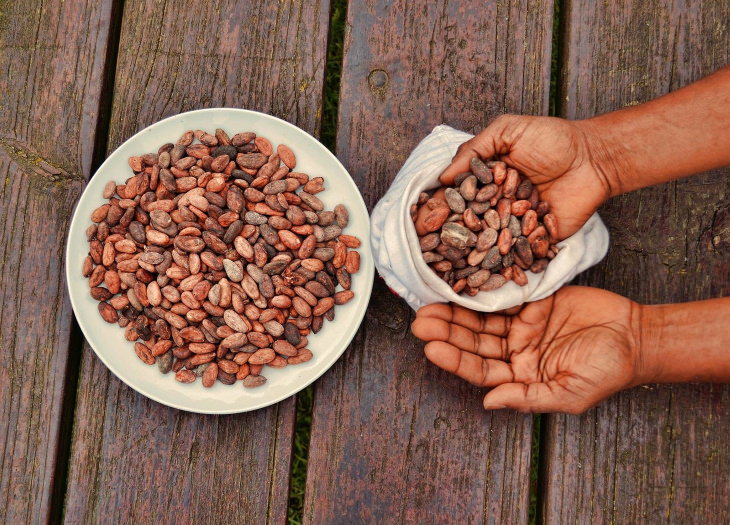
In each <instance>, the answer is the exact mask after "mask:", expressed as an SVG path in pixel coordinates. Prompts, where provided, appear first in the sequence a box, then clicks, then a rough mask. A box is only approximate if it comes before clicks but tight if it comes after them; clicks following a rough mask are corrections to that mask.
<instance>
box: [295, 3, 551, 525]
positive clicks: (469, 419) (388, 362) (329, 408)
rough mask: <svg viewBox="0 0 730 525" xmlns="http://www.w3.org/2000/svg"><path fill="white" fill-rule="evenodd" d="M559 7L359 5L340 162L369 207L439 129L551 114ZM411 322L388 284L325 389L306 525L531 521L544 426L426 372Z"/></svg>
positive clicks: (317, 409)
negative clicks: (535, 428) (537, 439)
mask: <svg viewBox="0 0 730 525" xmlns="http://www.w3.org/2000/svg"><path fill="white" fill-rule="evenodd" d="M552 7H553V4H552V2H547V1H529V2H524V1H521V2H500V3H497V4H494V3H488V4H485V3H483V2H474V1H465V2H447V1H438V2H426V1H416V2H396V3H391V2H385V1H382V0H370V1H367V2H351V3H350V6H349V10H348V14H347V22H348V23H347V30H346V34H345V49H344V63H343V72H342V87H341V97H340V106H339V107H340V115H339V128H338V133H337V153H338V157H339V158H340V159H341V160H342V161H343V162H344V164H345V166H346V167H347V168H348V169H349V171H350V173H351V174H352V175H353V177H354V178H355V181H356V182H357V184H358V186H359V188H360V190H361V192H362V193H363V195H364V196H365V200H366V202H367V204H368V206H370V207H372V206H373V205H374V204H375V203H376V201H377V200H378V199H379V198H380V196H382V194H383V193H384V192H385V190H386V189H387V187H388V185H389V184H390V181H391V180H392V179H393V177H394V176H395V174H396V172H397V171H398V168H399V167H400V165H401V164H402V163H403V162H404V161H405V159H406V157H407V156H408V154H409V152H410V151H411V150H412V149H413V147H414V146H415V145H416V144H417V142H418V141H419V140H421V139H422V138H423V137H424V136H425V135H426V134H428V132H429V131H430V130H431V129H432V128H433V127H434V126H435V125H438V124H440V123H442V122H445V123H447V124H450V125H452V126H455V127H459V128H461V129H465V130H467V131H472V132H475V131H478V130H480V129H481V128H483V127H484V126H485V125H486V124H487V123H488V122H489V120H490V119H492V118H494V117H495V116H497V115H498V114H500V113H503V112H508V111H512V112H522V113H534V114H544V113H546V112H547V109H548V104H547V102H548V88H549V64H550V59H549V57H550V41H551V27H552ZM507 28H508V30H507ZM411 320H412V312H411V311H410V310H409V308H408V306H407V305H406V304H405V303H404V302H403V301H401V300H400V299H398V298H396V297H395V296H394V295H393V294H391V293H390V292H389V291H388V290H387V288H386V287H385V286H384V285H383V284H382V283H381V282H380V281H378V282H376V285H375V290H374V292H373V298H372V300H371V303H370V306H369V308H368V313H367V315H366V318H365V321H364V323H363V326H362V328H361V329H360V331H359V333H358V335H357V337H356V339H355V341H354V342H353V344H352V345H351V347H350V348H349V349H348V350H347V352H346V353H345V355H344V356H343V357H342V358H341V359H340V361H339V362H338V363H337V364H336V365H335V366H334V367H333V369H332V370H331V371H330V372H329V373H328V374H326V375H325V376H324V377H323V378H322V379H321V380H320V381H319V382H318V383H317V384H316V387H315V402H314V416H313V421H312V438H311V439H312V441H311V443H312V445H311V447H310V459H309V471H308V477H307V493H306V499H305V510H304V521H305V522H306V523H315V524H319V523H404V522H405V523H481V522H492V523H519V522H525V521H527V511H528V484H529V466H530V439H531V430H532V419H531V418H530V417H529V416H524V415H517V414H505V413H487V412H485V411H484V410H483V409H482V408H481V398H482V395H483V392H482V391H480V390H479V389H476V388H473V387H470V386H469V385H467V384H465V383H464V382H463V381H461V380H460V379H458V378H455V377H452V376H450V375H448V374H446V373H444V372H441V371H439V370H438V369H436V368H435V367H434V366H432V365H430V364H428V363H427V362H426V360H425V358H424V357H423V353H422V351H421V348H422V344H421V343H420V342H419V341H417V340H416V339H414V338H413V337H412V336H411V335H410V330H409V326H410V322H411Z"/></svg>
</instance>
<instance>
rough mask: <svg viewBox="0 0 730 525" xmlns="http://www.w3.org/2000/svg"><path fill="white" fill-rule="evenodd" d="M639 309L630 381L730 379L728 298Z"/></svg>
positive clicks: (634, 382)
mask: <svg viewBox="0 0 730 525" xmlns="http://www.w3.org/2000/svg"><path fill="white" fill-rule="evenodd" d="M637 309H638V314H637V316H636V318H637V319H638V321H637V322H636V323H635V324H634V325H633V326H632V331H633V332H634V341H635V345H634V347H635V380H634V381H633V382H632V383H633V386H635V385H641V384H646V383H678V382H686V381H702V382H727V381H730V332H729V331H728V330H727V320H728V318H730V298H724V299H710V300H707V301H697V302H692V303H681V304H667V305H656V306H645V305H637Z"/></svg>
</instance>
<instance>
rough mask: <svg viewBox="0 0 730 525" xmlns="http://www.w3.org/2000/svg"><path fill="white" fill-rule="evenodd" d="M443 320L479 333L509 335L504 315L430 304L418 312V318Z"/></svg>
mask: <svg viewBox="0 0 730 525" xmlns="http://www.w3.org/2000/svg"><path fill="white" fill-rule="evenodd" d="M421 317H423V318H435V319H443V320H444V321H448V322H451V323H456V324H458V325H461V326H463V327H464V328H468V329H469V330H472V331H474V332H477V333H484V334H492V335H496V336H500V337H504V336H506V335H507V334H508V333H509V319H507V318H506V317H505V316H503V315H499V314H491V313H481V312H475V311H474V310H471V309H469V308H464V307H463V306H459V305H449V304H443V303H441V304H429V305H428V306H424V307H422V308H421V309H420V310H418V312H416V318H421Z"/></svg>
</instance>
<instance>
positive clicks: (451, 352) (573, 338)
mask: <svg viewBox="0 0 730 525" xmlns="http://www.w3.org/2000/svg"><path fill="white" fill-rule="evenodd" d="M639 308H640V307H639V305H637V304H636V303H634V302H633V301H630V300H629V299H626V298H625V297H621V296H619V295H616V294H614V293H611V292H607V291H605V290H599V289H596V288H588V287H580V286H569V287H566V288H562V289H561V290H559V291H558V292H557V293H556V294H554V295H553V296H551V297H549V298H547V299H543V300H541V301H536V302H534V303H529V304H527V305H526V306H525V307H524V308H522V309H521V310H520V311H519V312H518V313H516V314H515V315H500V314H485V313H477V312H474V311H473V310H469V309H466V308H463V307H461V306H454V305H446V304H432V305H429V306H424V307H423V308H421V309H420V310H418V313H417V314H416V320H415V321H414V322H413V325H412V327H411V330H412V331H413V333H414V335H415V336H416V337H418V338H420V339H423V340H424V341H428V343H427V344H426V346H425V348H424V351H425V353H426V357H427V358H428V359H429V360H430V361H431V362H433V363H434V364H436V365H437V366H439V367H441V368H443V369H444V370H446V371H448V372H452V373H454V374H456V375H458V376H459V377H461V378H463V379H465V380H467V381H469V382H470V383H472V384H474V385H477V386H485V387H491V388H492V390H490V392H489V393H488V394H487V395H486V396H485V398H484V407H485V408H486V409H499V408H511V409H516V410H519V411H521V412H567V413H571V414H576V413H580V412H583V411H585V410H587V409H588V408H590V407H592V406H594V405H595V404H596V403H598V402H599V401H601V400H602V399H604V398H606V397H607V396H610V395H611V394H613V393H615V392H618V391H619V390H622V389H624V388H628V387H631V386H635V385H636V384H639V383H640V379H639V378H640V376H641V364H642V363H641V356H640V350H639V341H638V340H639V335H638V334H639V333H640V331H639V330H640V328H639V326H638V323H639V317H640V316H639V313H638V309H639Z"/></svg>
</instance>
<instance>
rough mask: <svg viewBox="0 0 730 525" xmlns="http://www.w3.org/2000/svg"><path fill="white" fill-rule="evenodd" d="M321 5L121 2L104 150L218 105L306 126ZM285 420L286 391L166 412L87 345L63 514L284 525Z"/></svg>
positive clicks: (320, 44) (314, 87) (316, 76)
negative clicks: (227, 406) (264, 405)
mask: <svg viewBox="0 0 730 525" xmlns="http://www.w3.org/2000/svg"><path fill="white" fill-rule="evenodd" d="M328 13H329V5H328V2H326V1H322V2H303V1H296V2H280V3H276V2H274V3H272V2H263V1H256V2H246V1H243V0H220V1H215V2H199V3H197V4H195V6H191V8H190V9H188V8H187V7H186V6H183V5H181V4H179V3H176V2H170V1H165V2H159V1H155V0H132V1H128V2H126V3H125V10H124V19H123V21H122V34H121V42H120V54H119V59H118V66H117V74H116V83H115V94H114V102H113V111H112V119H111V122H112V125H111V129H110V137H111V147H112V148H113V147H115V146H117V145H118V144H119V143H120V142H121V141H122V140H123V139H124V138H126V137H128V136H129V135H131V134H133V133H134V132H135V131H137V130H139V129H140V128H142V127H144V126H147V125H149V124H151V123H152V122H154V121H156V120H158V119H160V118H162V117H166V116H169V115H172V114H175V113H178V112H180V111H184V110H189V109H196V108H204V107H215V106H236V107H245V108H249V109H256V110H260V111H265V112H269V113H272V114H274V115H277V116H279V117H282V118H284V119H286V120H289V121H291V122H293V123H295V124H297V125H299V126H300V127H302V128H304V129H306V130H308V131H310V132H313V133H316V132H317V128H318V122H319V118H320V105H321V100H322V82H323V76H324V57H325V52H326V38H327V28H328V24H327V21H328ZM151 146H157V145H155V144H152V145H151ZM239 388H240V385H239ZM293 418H294V399H293V398H292V399H289V400H286V401H284V402H282V403H280V404H279V405H277V406H274V407H271V408H269V409H264V410H259V411H257V412H254V413H249V414H243V415H238V416H225V417H214V416H201V415H195V414H188V413H184V412H180V411H177V410H173V409H170V408H167V407H164V406H162V405H159V404H157V403H154V402H152V401H149V400H147V399H146V398H144V397H142V396H141V395H139V394H137V393H135V392H134V391H132V390H131V389H130V388H128V387H127V386H125V385H124V384H122V383H121V382H120V381H119V380H117V379H116V378H115V377H113V376H112V375H111V374H110V372H109V371H108V370H107V369H106V368H105V367H104V365H103V364H102V363H101V362H100V361H99V360H98V359H96V357H95V356H94V354H93V352H92V351H91V350H90V349H89V348H88V347H87V348H86V349H85V351H84V356H83V360H82V368H81V375H80V379H79V388H78V404H77V408H76V421H75V427H74V436H73V448H72V458H71V468H70V475H69V482H68V491H67V498H66V514H65V519H66V521H67V522H69V523H95V522H99V521H105V522H106V521H109V522H114V523H119V522H124V523H128V522H142V523H152V522H154V523H160V522H163V523H168V522H169V523H222V522H226V521H241V522H246V523H262V522H275V523H280V522H282V521H283V520H284V518H285V516H286V505H287V497H288V479H289V464H290V453H291V438H292V431H293Z"/></svg>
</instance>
